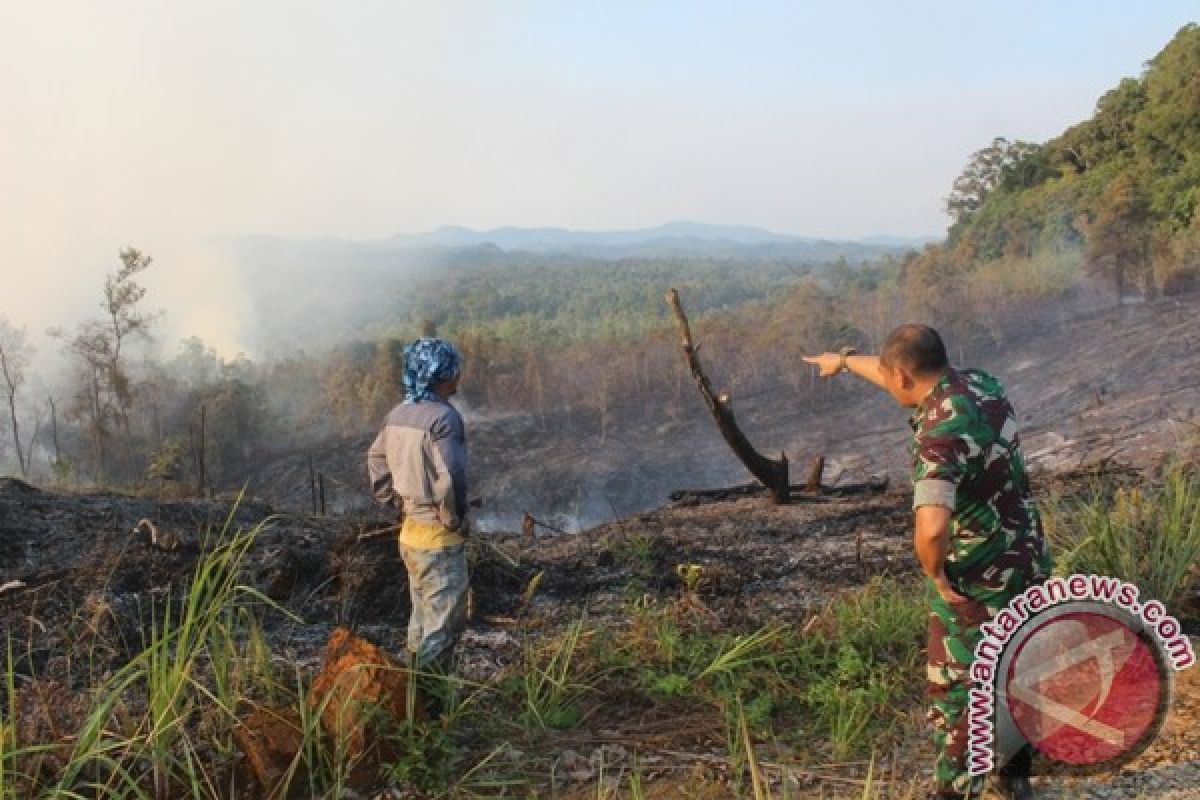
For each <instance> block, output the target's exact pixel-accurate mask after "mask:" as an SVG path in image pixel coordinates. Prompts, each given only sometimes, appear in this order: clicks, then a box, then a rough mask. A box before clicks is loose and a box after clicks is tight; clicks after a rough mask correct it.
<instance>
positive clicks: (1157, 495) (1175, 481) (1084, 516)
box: [1043, 464, 1200, 609]
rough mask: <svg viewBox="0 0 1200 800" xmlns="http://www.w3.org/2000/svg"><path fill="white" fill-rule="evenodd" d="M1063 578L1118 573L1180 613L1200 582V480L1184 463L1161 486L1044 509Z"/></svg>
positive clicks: (1058, 502)
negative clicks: (1184, 602) (1181, 606)
mask: <svg viewBox="0 0 1200 800" xmlns="http://www.w3.org/2000/svg"><path fill="white" fill-rule="evenodd" d="M1043 517H1044V521H1045V524H1046V532H1047V536H1048V537H1049V538H1050V541H1051V543H1052V545H1053V547H1054V550H1055V553H1056V554H1057V559H1058V563H1057V565H1056V569H1057V571H1058V572H1060V573H1061V574H1071V573H1076V572H1078V573H1085V574H1087V573H1098V574H1102V575H1115V576H1118V577H1121V578H1123V579H1125V580H1128V581H1131V582H1133V583H1136V584H1137V585H1138V588H1139V589H1140V590H1141V592H1142V595H1143V596H1144V597H1147V598H1154V599H1157V600H1159V601H1161V602H1163V603H1164V604H1166V606H1167V607H1168V608H1172V609H1174V608H1178V607H1179V605H1180V604H1181V603H1182V602H1183V600H1184V599H1185V598H1187V597H1189V596H1190V593H1191V592H1192V590H1193V589H1194V588H1195V587H1196V585H1197V583H1198V582H1200V474H1197V472H1196V469H1195V467H1194V466H1185V465H1182V464H1177V465H1175V466H1173V467H1171V468H1169V469H1168V470H1167V471H1166V473H1165V474H1164V477H1163V480H1162V483H1161V485H1158V486H1150V487H1145V488H1142V487H1131V488H1118V489H1116V490H1115V491H1105V489H1104V487H1103V486H1099V485H1098V486H1094V487H1093V488H1092V490H1091V491H1090V492H1088V493H1087V495H1086V496H1085V497H1083V498H1081V499H1076V500H1065V499H1062V498H1058V499H1055V500H1052V501H1051V502H1049V503H1047V504H1045V505H1044V506H1043Z"/></svg>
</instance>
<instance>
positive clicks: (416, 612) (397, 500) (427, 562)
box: [367, 337, 468, 668]
mask: <svg viewBox="0 0 1200 800" xmlns="http://www.w3.org/2000/svg"><path fill="white" fill-rule="evenodd" d="M461 360H462V357H461V356H460V355H459V353H458V350H457V349H456V348H455V347H454V345H452V344H450V343H449V342H446V341H443V340H441V339H434V338H430V337H425V338H421V339H418V340H417V341H416V342H413V343H412V344H411V345H409V346H408V347H407V348H405V350H404V402H403V403H401V404H400V405H398V406H396V407H395V408H393V409H392V410H391V412H389V413H388V415H387V418H386V419H385V420H384V423H383V428H382V430H380V431H379V435H378V436H376V437H375V441H374V442H373V443H372V444H371V449H370V451H369V452H368V453H367V472H368V474H369V475H370V479H371V489H372V491H373V492H374V494H375V499H376V500H378V501H379V502H380V503H382V504H384V505H387V506H390V507H392V508H395V509H396V510H398V511H403V512H404V523H403V526H402V527H401V530H400V541H399V545H400V556H401V558H403V559H404V567H405V569H406V570H407V572H408V589H409V596H410V598H411V599H412V614H411V616H410V617H409V622H408V641H407V642H406V646H407V648H408V651H409V653H410V658H411V659H412V660H413V661H414V662H415V663H416V664H417V665H418V666H420V667H426V666H429V665H437V666H439V667H440V668H446V667H448V666H449V665H448V663H447V662H448V660H449V656H450V654H451V651H452V648H453V646H454V644H455V642H456V641H457V639H458V636H459V634H460V633H461V632H462V629H463V626H464V625H465V622H466V606H467V603H466V598H467V586H468V574H467V557H466V551H465V549H464V546H463V536H464V534H465V533H466V530H467V439H466V431H465V429H464V427H463V420H462V416H460V415H459V413H458V411H457V409H455V408H454V406H452V405H450V403H449V398H450V397H451V396H453V395H454V393H455V392H457V391H458V381H459V376H460V374H461V369H460V366H461Z"/></svg>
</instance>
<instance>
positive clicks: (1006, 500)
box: [910, 368, 1048, 580]
mask: <svg viewBox="0 0 1200 800" xmlns="http://www.w3.org/2000/svg"><path fill="white" fill-rule="evenodd" d="M910 424H911V425H912V428H913V440H912V458H913V480H914V505H916V506H920V505H922V504H924V503H926V502H941V503H942V504H944V505H946V506H947V507H949V508H951V509H953V512H954V514H953V531H952V547H951V548H950V549H949V550H948V552H947V554H946V573H947V575H948V576H949V577H950V578H951V579H952V580H955V579H960V578H962V577H964V576H967V575H970V574H971V573H974V572H976V571H978V569H979V568H980V567H985V566H987V565H990V564H993V563H994V562H995V561H996V559H997V558H999V557H1000V556H1001V554H1004V553H1005V552H1006V551H1010V550H1015V551H1018V552H1019V553H1020V554H1021V555H1022V556H1023V558H1021V559H1020V560H1022V561H1024V562H1025V563H1023V564H1021V565H1020V566H1021V567H1022V569H1021V572H1022V573H1025V575H1026V576H1028V578H1033V577H1034V576H1036V577H1044V576H1045V575H1046V573H1047V571H1048V561H1047V560H1046V559H1047V554H1046V552H1045V547H1044V542H1043V536H1042V526H1041V521H1040V519H1039V517H1038V513H1037V507H1036V505H1035V503H1034V499H1033V493H1032V492H1031V491H1030V487H1029V478H1028V475H1027V474H1026V471H1025V463H1024V459H1023V458H1022V456H1021V445H1020V436H1019V434H1018V432H1017V422H1016V414H1015V412H1014V411H1013V407H1012V404H1011V403H1009V401H1008V398H1007V397H1006V396H1005V393H1004V388H1003V387H1002V386H1001V384H1000V382H999V381H998V380H997V379H996V378H994V377H993V376H992V375H990V374H989V373H987V372H984V371H983V370H978V369H953V368H950V369H947V370H946V372H945V374H944V375H943V376H942V378H941V380H939V381H938V383H937V384H936V385H935V386H934V387H933V389H931V390H930V392H929V394H928V395H927V396H926V397H925V399H924V401H923V402H922V403H921V404H920V405H919V406H918V407H917V408H916V410H915V412H914V413H913V415H912V418H911V420H910Z"/></svg>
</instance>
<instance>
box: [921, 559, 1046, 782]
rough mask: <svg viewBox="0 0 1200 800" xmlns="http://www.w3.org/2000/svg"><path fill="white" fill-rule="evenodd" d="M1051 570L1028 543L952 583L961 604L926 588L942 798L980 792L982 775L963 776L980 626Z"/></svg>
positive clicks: (931, 715)
mask: <svg viewBox="0 0 1200 800" xmlns="http://www.w3.org/2000/svg"><path fill="white" fill-rule="evenodd" d="M1049 570H1050V561H1049V556H1048V555H1047V554H1045V552H1044V551H1041V550H1040V543H1034V542H1031V541H1028V540H1026V541H1018V542H1017V543H1015V544H1014V545H1013V547H1012V548H1011V549H1010V550H1008V551H1007V552H1005V553H1003V554H1002V555H1001V556H1000V557H999V558H998V559H997V560H996V561H993V562H992V563H991V564H988V565H985V566H981V567H978V568H975V569H972V570H970V571H969V572H968V573H967V574H965V575H963V576H962V577H960V578H958V579H957V580H956V581H955V584H956V586H957V588H958V591H959V593H960V594H962V595H964V596H965V597H966V598H967V599H966V600H965V601H962V602H958V603H948V602H946V601H945V600H943V599H942V596H941V595H940V594H938V592H937V590H936V589H934V588H933V586H932V583H930V592H931V596H932V601H931V606H932V607H931V613H930V615H929V641H928V667H927V681H928V690H929V712H928V717H929V721H930V722H931V723H932V724H933V732H934V735H933V740H934V746H935V748H936V750H937V761H936V763H935V765H934V781H935V783H936V785H937V791H938V793H939V794H941V795H945V796H948V797H955V796H961V797H972V798H977V797H980V796H981V794H982V793H983V785H984V778H985V776H982V775H980V776H977V777H975V778H972V777H971V775H970V774H969V773H968V771H967V755H968V744H969V741H968V724H969V722H970V718H969V715H968V707H969V701H970V695H969V692H970V686H971V682H970V677H969V673H970V669H971V662H972V661H973V660H974V658H975V646H976V645H977V644H978V643H979V640H980V638H981V637H982V634H981V632H980V629H979V626H980V625H982V624H983V623H984V622H987V621H988V620H989V619H991V618H992V617H994V616H996V614H998V613H1000V611H1002V610H1003V609H1004V607H1005V606H1007V605H1008V603H1009V601H1010V600H1012V599H1013V598H1014V597H1016V596H1017V595H1018V594H1020V593H1021V592H1023V591H1025V589H1026V588H1028V587H1029V586H1032V585H1033V584H1034V583H1040V582H1042V581H1043V580H1045V579H1046V577H1047V576H1048V575H1049ZM1024 756H1025V757H1027V753H1025V754H1024Z"/></svg>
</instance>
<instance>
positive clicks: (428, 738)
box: [385, 722, 462, 793]
mask: <svg viewBox="0 0 1200 800" xmlns="http://www.w3.org/2000/svg"><path fill="white" fill-rule="evenodd" d="M392 738H393V739H394V740H396V741H398V742H399V743H400V747H399V749H400V750H401V752H402V753H403V755H402V756H401V757H400V758H399V759H397V760H396V761H394V762H392V763H391V764H388V765H386V767H385V772H386V774H387V775H388V777H390V778H391V779H392V780H394V781H396V782H398V783H400V784H401V785H402V786H414V787H416V788H417V789H420V790H421V791H423V792H440V793H444V791H445V790H446V789H447V788H448V787H449V786H450V785H451V782H452V781H453V779H454V777H455V776H456V775H457V773H458V771H459V770H458V765H459V762H460V760H461V758H462V754H461V751H460V749H459V748H458V746H457V745H455V743H454V741H453V740H452V739H451V738H450V735H449V734H448V733H447V732H446V730H445V729H444V728H443V727H442V726H441V725H440V724H437V723H436V722H432V723H431V722H414V723H410V724H405V725H404V726H402V730H401V731H399V732H398V733H397V734H395V735H394V736H393V737H392Z"/></svg>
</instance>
